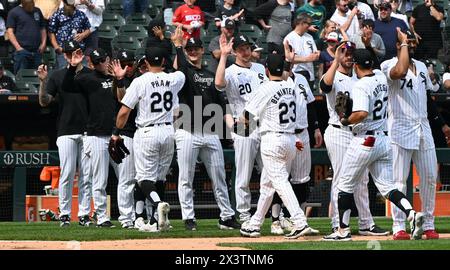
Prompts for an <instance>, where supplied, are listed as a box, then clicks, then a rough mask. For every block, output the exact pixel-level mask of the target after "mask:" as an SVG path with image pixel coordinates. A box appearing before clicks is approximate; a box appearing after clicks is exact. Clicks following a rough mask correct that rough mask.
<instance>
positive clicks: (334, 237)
mask: <svg viewBox="0 0 450 270" xmlns="http://www.w3.org/2000/svg"><path fill="white" fill-rule="evenodd" d="M341 231H342V232H341ZM322 241H352V235H351V234H350V228H345V229H343V230H339V229H338V230H336V231H335V232H334V233H332V234H330V235H327V236H324V237H323V238H322Z"/></svg>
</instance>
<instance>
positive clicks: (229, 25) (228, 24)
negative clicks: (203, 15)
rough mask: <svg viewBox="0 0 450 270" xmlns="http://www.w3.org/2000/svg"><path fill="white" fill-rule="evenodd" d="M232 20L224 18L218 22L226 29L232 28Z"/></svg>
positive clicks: (233, 25)
mask: <svg viewBox="0 0 450 270" xmlns="http://www.w3.org/2000/svg"><path fill="white" fill-rule="evenodd" d="M235 26H236V25H235V23H234V20H232V19H229V18H225V19H223V20H222V21H221V22H220V27H225V28H226V29H234V27H235Z"/></svg>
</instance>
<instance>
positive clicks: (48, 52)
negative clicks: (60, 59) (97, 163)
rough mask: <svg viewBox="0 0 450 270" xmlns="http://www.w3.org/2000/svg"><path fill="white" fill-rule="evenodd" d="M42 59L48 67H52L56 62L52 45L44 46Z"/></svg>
mask: <svg viewBox="0 0 450 270" xmlns="http://www.w3.org/2000/svg"><path fill="white" fill-rule="evenodd" d="M42 61H43V63H44V64H46V65H47V66H49V67H54V66H55V64H56V53H55V50H54V49H53V47H50V46H47V47H45V51H44V53H43V54H42Z"/></svg>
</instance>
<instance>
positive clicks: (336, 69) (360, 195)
mask: <svg viewBox="0 0 450 270" xmlns="http://www.w3.org/2000/svg"><path fill="white" fill-rule="evenodd" d="M354 49H355V45H354V43H352V42H344V43H342V44H341V45H340V46H339V47H338V48H337V50H336V57H335V59H334V61H333V63H332V65H331V66H330V68H329V69H328V71H327V72H326V73H325V74H324V76H323V77H322V79H321V80H320V89H321V90H322V92H323V93H325V94H326V99H327V108H328V114H329V116H330V119H329V120H328V124H329V125H328V127H327V129H326V130H325V136H324V139H325V143H326V146H327V151H328V156H329V158H330V161H331V166H332V167H333V171H334V175H333V182H332V185H331V195H330V196H331V203H330V214H331V226H332V230H333V231H335V230H336V229H337V228H338V227H339V213H338V208H337V206H338V190H337V186H338V182H339V180H340V178H339V174H340V173H341V171H342V166H343V164H342V160H343V159H344V156H345V152H346V151H347V148H348V147H349V145H350V142H351V140H352V138H353V135H352V132H351V131H352V126H343V125H342V124H341V123H340V122H339V116H338V115H337V113H336V111H335V109H334V106H335V105H336V95H337V93H338V92H343V93H345V94H347V95H349V96H350V97H352V92H353V90H352V89H353V86H354V84H355V83H356V82H357V81H358V78H357V77H356V74H355V73H354V72H353V58H352V57H353V54H352V52H353V50H354ZM368 183H369V173H368V171H367V170H366V172H365V173H363V174H362V175H361V180H360V181H358V182H357V184H356V187H355V189H354V198H355V204H356V208H357V209H358V216H359V219H358V224H359V233H360V234H362V235H388V234H389V232H388V231H385V230H383V229H381V228H380V227H378V226H376V225H375V222H374V220H373V217H372V214H371V213H370V208H369V191H368V186H367V184H368Z"/></svg>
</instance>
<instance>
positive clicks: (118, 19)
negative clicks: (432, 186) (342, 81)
mask: <svg viewBox="0 0 450 270" xmlns="http://www.w3.org/2000/svg"><path fill="white" fill-rule="evenodd" d="M449 9H450V4H449V0H363V1H356V0H309V1H306V0H304V1H303V0H265V1H264V0H240V1H239V0H216V1H206V0H197V1H196V0H184V1H181V0H180V1H170V0H0V61H1V64H0V88H1V90H10V91H12V92H17V91H30V90H29V89H23V87H16V85H15V82H17V81H20V80H23V79H24V78H25V77H26V76H24V75H23V74H28V73H33V70H36V69H37V67H38V66H39V65H40V64H41V63H45V64H47V65H48V66H49V70H50V72H51V70H56V69H60V68H63V67H65V66H66V65H67V62H66V60H65V59H64V54H63V51H62V45H63V43H64V42H65V41H67V40H72V39H73V40H76V41H78V42H79V44H80V45H81V47H82V48H83V50H84V53H85V55H86V57H85V58H86V59H87V60H86V61H85V63H84V64H85V65H86V66H90V64H91V63H90V61H89V57H88V56H89V54H90V52H92V50H94V49H96V48H97V47H102V48H103V49H105V50H106V51H107V52H108V53H109V54H110V55H111V56H114V55H115V53H116V52H117V51H118V50H119V49H125V50H128V51H133V53H134V54H135V55H136V58H137V59H138V58H139V57H140V56H142V55H143V52H144V51H145V48H146V47H148V46H155V45H157V46H160V47H163V48H165V49H166V52H167V56H170V59H171V60H173V58H174V56H175V50H174V48H173V47H172V45H171V43H170V33H171V32H173V31H174V29H175V27H176V26H179V25H181V26H182V29H183V31H184V37H185V39H186V40H187V39H189V38H192V37H194V38H200V39H201V40H202V41H203V44H204V48H205V55H204V58H203V64H204V65H207V66H208V68H209V69H211V70H212V71H215V68H216V67H217V64H218V60H219V58H220V46H219V36H220V34H221V33H223V34H225V36H226V37H227V40H230V39H231V38H232V37H233V36H235V35H236V34H237V33H243V34H245V35H247V36H249V37H250V38H251V39H252V41H253V42H254V46H253V48H254V55H255V61H260V62H262V61H264V59H265V57H266V56H267V54H270V53H273V52H277V53H284V47H283V46H284V45H283V42H284V41H286V40H287V41H288V42H289V44H290V46H291V47H292V49H293V50H294V51H295V53H296V58H295V65H294V69H293V72H298V73H301V74H303V75H304V76H305V77H306V78H307V79H308V80H309V82H310V85H311V87H312V89H314V92H315V93H316V94H319V89H318V87H317V82H318V79H320V77H321V76H322V74H324V73H325V72H326V70H327V68H328V67H329V65H330V63H331V62H332V61H333V59H334V51H335V48H336V46H337V44H338V43H339V42H340V41H342V40H350V41H352V42H353V43H355V44H356V47H357V48H367V49H369V50H370V51H371V53H372V54H373V57H374V62H375V66H376V67H379V65H380V64H381V62H383V61H385V60H388V59H390V58H392V57H394V56H396V45H395V43H396V37H397V34H396V33H397V32H396V28H397V27H399V28H401V29H411V30H412V31H413V32H414V33H415V35H416V37H417V38H418V48H417V52H416V55H415V56H414V58H416V59H418V60H422V61H425V60H427V61H426V63H429V72H430V74H431V75H432V78H433V79H434V80H435V81H434V83H438V84H439V85H440V91H441V92H445V91H447V90H450V87H449V84H450V82H449V81H448V78H449V77H450V74H449V73H448V72H450V70H449V68H450V57H449V56H448V55H449V52H450V19H449V18H448V16H447V12H448V10H449ZM302 13H306V14H309V15H310V16H311V17H312V21H311V23H310V24H308V23H306V24H303V23H302V24H300V25H297V26H293V25H292V23H293V20H294V18H296V17H297V16H298V15H299V14H302ZM233 61H234V59H233V55H230V56H229V59H228V61H227V62H228V63H229V64H230V63H233ZM166 68H167V69H168V70H170V69H171V68H172V66H171V64H170V63H169V64H167V65H166ZM445 72H447V73H445ZM444 73H445V74H444ZM33 74H34V75H35V76H37V74H36V72H34V73H33ZM33 74H31V75H30V76H32V75H33ZM6 76H12V78H11V80H10V79H6V78H5V77H6ZM446 79H447V80H446ZM8 88H11V89H8ZM33 89H35V88H33ZM36 89H37V88H36ZM7 92H8V91H2V93H7Z"/></svg>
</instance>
